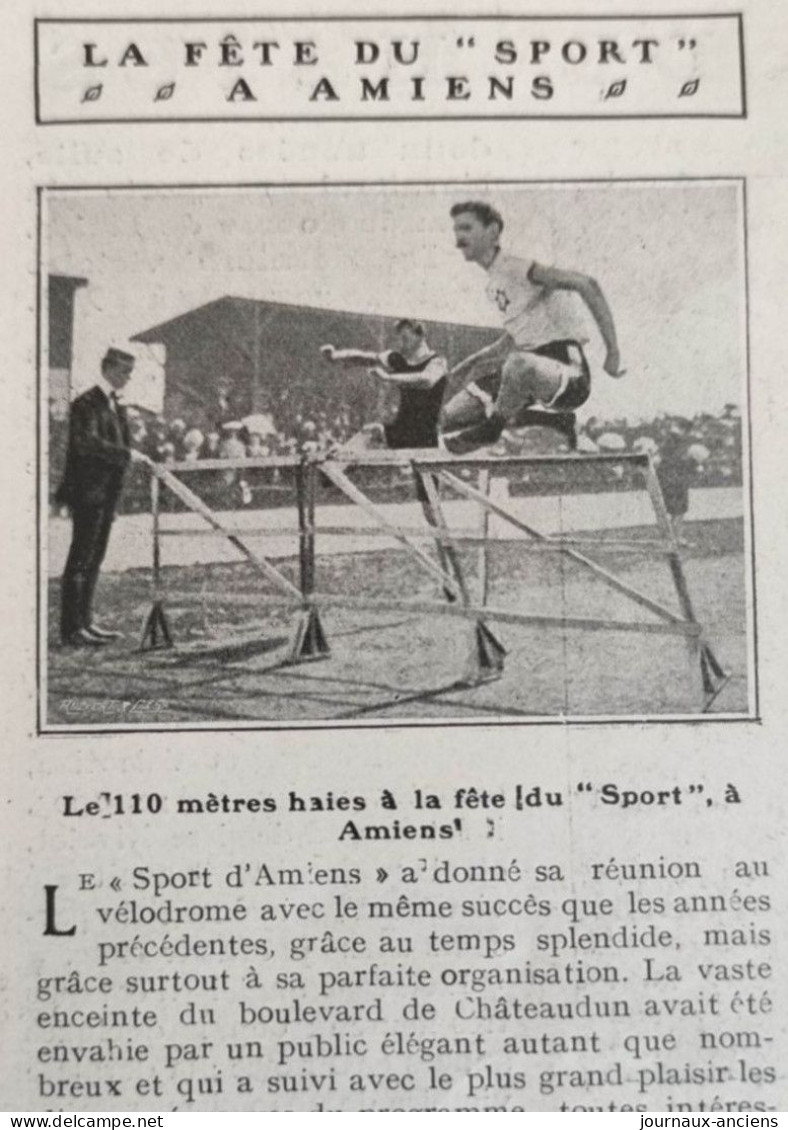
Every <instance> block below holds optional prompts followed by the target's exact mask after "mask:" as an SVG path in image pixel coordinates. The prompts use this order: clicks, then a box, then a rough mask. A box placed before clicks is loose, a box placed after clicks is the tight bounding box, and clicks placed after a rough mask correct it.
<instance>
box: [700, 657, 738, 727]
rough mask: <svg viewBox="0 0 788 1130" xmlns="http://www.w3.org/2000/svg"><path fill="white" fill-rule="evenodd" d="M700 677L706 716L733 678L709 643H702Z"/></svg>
mask: <svg viewBox="0 0 788 1130" xmlns="http://www.w3.org/2000/svg"><path fill="white" fill-rule="evenodd" d="M700 675H701V681H702V683H703V713H704V714H705V713H706V712H707V711H708V710H709V709H710V708H711V706H712V704H713V703H714V702H715V701H716V699H717V698H718V697H719V695H720V694H721V693H722V691H723V690H724V689H725V688H726V687H727V685H728V683H729V682H730V681H731V679H732V677H733V676H732V674H731V673H730V672H729V671H726V670H725V668H724V667H723V666H722V665H721V664H720V661H719V660H718V659H717V657H716V655H715V654H714V652H713V651H712V650H711V648H710V647H709V645H708V644H707V643H702V644H701V646H700Z"/></svg>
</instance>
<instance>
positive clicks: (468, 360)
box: [447, 334, 512, 385]
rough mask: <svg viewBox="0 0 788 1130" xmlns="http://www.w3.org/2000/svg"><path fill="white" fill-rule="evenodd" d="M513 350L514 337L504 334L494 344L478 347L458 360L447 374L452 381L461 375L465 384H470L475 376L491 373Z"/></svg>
mask: <svg viewBox="0 0 788 1130" xmlns="http://www.w3.org/2000/svg"><path fill="white" fill-rule="evenodd" d="M511 350H512V339H511V338H510V337H509V335H508V334H503V335H502V336H501V337H499V338H497V339H496V340H495V341H494V342H493V343H492V345H485V347H484V349H478V350H477V351H476V353H471V354H469V356H468V357H465V358H464V359H463V360H462V361H460V362H458V363H457V364H456V365H454V366H453V367H452V368H451V369H449V371H448V373H447V376H448V377H449V379H450V380H452V381H454V380H456V379H457V378H460V377H461V378H462V381H463V384H464V385H465V384H469V383H470V382H471V381H472V380H473V379H474V377H477V376H483V375H484V374H486V373H489V372H490V371H491V370H492V369H493V368H494V367H495V365H496V364H497V363H499V362H503V360H504V359H505V358H506V357H507V356H508V355H509V353H511Z"/></svg>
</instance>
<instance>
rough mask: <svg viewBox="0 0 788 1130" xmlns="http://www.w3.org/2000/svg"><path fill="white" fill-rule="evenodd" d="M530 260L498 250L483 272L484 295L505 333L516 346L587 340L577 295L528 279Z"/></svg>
mask: <svg viewBox="0 0 788 1130" xmlns="http://www.w3.org/2000/svg"><path fill="white" fill-rule="evenodd" d="M533 265H534V263H533V260H532V259H518V258H517V257H516V256H515V255H505V254H504V253H503V252H502V251H499V252H498V254H497V255H496V257H495V259H494V260H493V262H492V264H491V266H490V268H489V270H488V272H487V288H486V292H487V297H488V298H489V299H490V301H491V302H494V303H495V305H496V307H497V308H498V311H499V312H500V315H501V318H502V319H503V325H504V329H505V330H506V332H507V333H508V334H509V336H510V337H511V338H512V339H513V340H514V342H515V345H517V346H518V347H519V348H520V349H538V348H539V346H541V345H547V344H548V343H549V342H551V341H562V340H566V339H569V338H571V339H573V340H574V341H578V342H580V343H581V344H583V343H584V342H585V341H587V339H588V335H587V333H586V329H585V326H584V324H583V319H582V317H581V315H580V312H579V311H578V308H577V302H578V300H577V297H576V296H575V295H574V294H572V293H571V292H569V291H566V290H552V289H550V288H548V287H544V286H539V285H538V284H537V283H534V282H532V281H531V279H530V277H529V273H530V271H531V268H532V267H533Z"/></svg>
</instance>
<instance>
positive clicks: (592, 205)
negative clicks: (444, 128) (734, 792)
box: [39, 178, 757, 732]
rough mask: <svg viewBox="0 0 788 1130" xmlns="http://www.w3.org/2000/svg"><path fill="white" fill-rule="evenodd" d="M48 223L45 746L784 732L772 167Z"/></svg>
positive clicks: (320, 196)
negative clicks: (767, 616) (588, 731)
mask: <svg viewBox="0 0 788 1130" xmlns="http://www.w3.org/2000/svg"><path fill="white" fill-rule="evenodd" d="M39 209H40V215H39V220H40V233H39V235H40V287H39V289H40V317H39V325H40V342H39V350H40V379H39V396H40V405H41V411H40V435H39V455H40V460H39V462H40V468H39V469H40V514H39V545H40V585H39V596H40V600H39V605H40V625H39V630H40V656H39V659H40V663H39V710H40V716H39V725H40V728H41V730H42V731H43V732H60V731H69V730H75V731H114V730H126V729H129V730H137V729H139V730H167V729H172V730H190V729H202V728H206V729H211V728H219V729H235V728H248V729H254V728H261V729H268V728H283V727H325V726H330V727H344V726H374V725H397V726H398V725H411V724H412V725H423V724H438V723H459V724H468V723H476V724H485V725H489V724H491V723H504V722H508V723H528V722H530V723H565V722H573V721H585V722H593V721H600V720H608V721H609V720H620V721H624V722H626V721H635V720H648V719H656V720H671V719H681V720H687V719H689V720H697V721H705V720H723V719H729V720H733V719H747V718H754V717H756V716H757V693H756V649H755V639H754V591H753V580H752V572H753V569H752V566H753V553H754V551H753V545H752V537H751V514H750V497H751V495H750V451H749V440H748V433H749V413H748V363H747V356H748V345H747V300H746V295H747V283H746V270H747V268H746V206H745V199H744V185H743V182H742V181H740V180H737V179H732V178H730V179H729V178H720V179H708V180H704V179H675V180H668V179H666V180H598V181H562V182H558V181H553V182H537V181H531V182H518V183H510V182H495V183H407V184H397V185H395V184H346V185H340V184H333V185H330V186H328V185H317V184H310V185H295V184H294V185H290V186H277V187H271V186H266V185H253V184H249V185H239V186H237V187H226V186H224V187H200V186H195V187H183V188H180V187H179V188H168V187H162V186H151V187H133V188H132V187H106V188H90V189H87V188H47V189H43V190H42V191H41V192H40V194H39Z"/></svg>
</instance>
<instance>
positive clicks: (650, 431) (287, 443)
mask: <svg viewBox="0 0 788 1130" xmlns="http://www.w3.org/2000/svg"><path fill="white" fill-rule="evenodd" d="M291 399H292V398H291V397H290V396H289V395H288V392H287V391H286V390H284V391H283V392H282V393H281V398H280V400H281V402H280V401H277V402H276V403H275V404H274V405H273V406H272V408H271V410H270V411H267V412H258V413H255V414H253V415H250V416H246V417H242V418H240V419H235V418H231V413H230V411H229V406H228V405H226V404H225V405H224V412H223V413H222V412H220V413H218V414H217V419H216V420H215V423H214V425H213V426H212V427H210V429H209V428H200V427H197V426H195V425H194V424H193V423H192V422H191V421H189V420H187V419H182V418H175V419H171V420H167V419H165V418H164V417H163V416H160V415H155V414H152V413H150V412H147V411H144V410H142V409H139V408H134V407H131V406H130V407H129V408H128V409H127V412H128V417H129V426H130V431H131V442H132V445H133V446H135V447H137V448H138V449H139V450H141V451H142V452H144V453H145V454H146V455H147V456H148V457H149V458H150V459H152V460H154V461H156V462H160V463H164V464H173V463H181V464H182V463H192V464H199V463H200V462H201V461H203V460H206V459H212V460H222V459H238V458H243V457H263V456H292V455H298V454H299V453H301V452H310V453H318V454H319V453H321V452H326V451H329V450H330V449H332V448H334V447H336V446H338V445H341V444H343V443H345V442H346V441H347V440H348V439H350V437H351V436H353V435H355V434H356V433H357V432H358V431H359V430H360V429H361V428H362V426H363V425H364V419H363V416H362V413H361V411H359V410H357V409H354V408H353V407H352V406H347V407H341V408H339V409H337V410H335V411H328V412H327V411H326V410H325V409H324V408H323V407H321V404H324V403H325V398H321V396H320V395H319V394H318V393H315V394H314V396H311V395H310V393H309V392H308V391H306V390H305V392H304V395H303V396H302V397H301V398H300V399H299V403H298V405H297V408H296V409H295V410H294V406H293V404H292V403H291ZM741 425H742V421H741V415H740V412H739V410H738V408H737V407H736V406H735V405H733V404H728V405H726V406H725V408H724V409H723V411H722V412H720V413H718V414H716V415H713V414H711V413H706V412H704V413H699V414H698V415H696V416H694V417H693V418H691V419H688V418H685V417H682V416H677V415H669V414H664V415H660V416H657V417H655V418H653V419H651V420H640V421H636V422H633V421H630V420H627V419H620V418H619V419H612V420H601V419H599V418H598V417H595V416H592V417H590V418H588V419H587V420H586V421H585V422H584V423H583V424H582V425H581V426H580V427H579V430H578V450H579V451H580V452H585V453H592V452H609V453H623V452H628V451H641V452H648V453H649V454H650V455H652V456H653V458H654V461H655V463H656V464H657V469H658V473H659V474H660V479H661V481H662V482H663V489H667V491H669V490H670V487H671V482H672V480H676V479H678V478H681V480H682V482H683V483H684V484H685V486H735V485H739V484H741V481H742V426H741ZM67 433H68V424H67V421H66V420H65V419H63V418H62V417H61V416H60V415H59V414H58V413H57V412H56V411H55V410H54V406H53V405H50V418H49V452H50V460H49V463H50V482H51V492H52V493H53V492H54V489H55V487H56V486H57V483H58V481H59V476H60V473H61V471H62V466H63V461H64V453H65V446H66V440H67ZM556 450H559V451H560V450H568V447H567V445H566V443H565V441H563V440H559V439H558V438H557V433H551V432H548V431H547V429H542V428H538V429H534V428H525V429H522V430H521V431H520V432H514V433H512V432H507V433H504V437H503V439H502V440H501V441H500V443H499V445H498V447H497V448H496V451H497V452H498V453H500V454H505V453H507V454H539V453H540V452H545V451H556ZM671 476H672V478H671ZM375 479H376V492H377V493H380V491H381V490H382V491H383V492H384V493H385V492H386V491H387V490H388V491H389V492H390V494H391V496H392V498H397V497H399V496H400V495H401V496H402V497H407V496H408V490H409V487H408V483H407V482H406V479H407V475H403V474H402V473H401V471H400V470H399V469H397V468H393V469H391V470H390V471H387V472H384V473H383V474H382V475H381V474H377V475H376V476H375ZM510 479H511V487H512V490H513V492H514V493H518V494H522V493H548V492H550V491H553V490H555V489H556V478H555V473H554V468H552V469H548V468H546V467H542V466H533V465H532V466H529V467H524V468H522V469H519V470H515V471H513V472H512V473H511V476H510ZM186 481H187V483H188V484H189V485H191V486H192V487H193V488H194V489H195V490H196V491H197V492H198V493H199V494H200V495H201V496H202V497H204V498H205V500H206V501H207V502H208V503H209V505H213V506H215V507H217V508H225V509H233V508H235V507H244V506H253V505H254V506H271V505H276V504H277V502H280V501H281V502H287V501H290V500H291V498H292V494H291V489H290V486H289V483H288V481H287V472H283V471H282V470H280V469H277V468H267V469H236V468H233V469H230V468H228V469H227V470H226V471H225V470H222V469H213V468H212V469H210V470H209V469H206V470H204V471H202V472H200V475H199V481H198V479H197V476H196V475H195V476H193V477H189V478H188V479H187V480H186ZM562 485H563V489H568V490H585V491H589V490H612V489H629V488H630V487H631V486H632V474H631V472H630V470H629V469H628V468H627V466H626V465H625V464H622V463H616V462H609V463H605V464H601V465H592V466H591V467H586V468H584V470H583V474H582V476H579V477H578V476H575V477H574V479H572V478H571V477H570V478H568V479H567V481H566V482H565V483H563V484H562ZM165 497H166V492H165ZM149 505H150V488H149V474H148V472H147V470H146V468H145V467H144V465H142V464H133V465H132V467H131V468H130V472H129V475H128V479H127V484H126V489H125V491H124V497H123V501H122V506H121V508H122V510H124V511H125V512H127V513H128V512H132V513H133V512H142V511H145V510H147V509H148V508H149ZM167 505H172V506H179V505H180V504H179V503H178V502H177V500H176V499H174V498H170V499H169V501H168V502H167Z"/></svg>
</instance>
